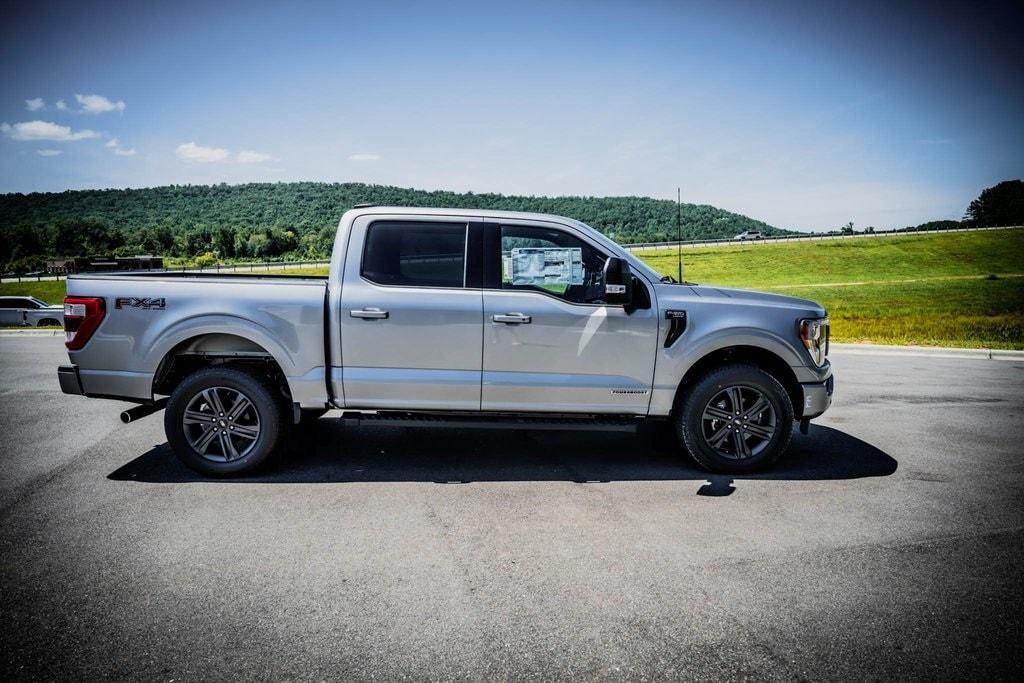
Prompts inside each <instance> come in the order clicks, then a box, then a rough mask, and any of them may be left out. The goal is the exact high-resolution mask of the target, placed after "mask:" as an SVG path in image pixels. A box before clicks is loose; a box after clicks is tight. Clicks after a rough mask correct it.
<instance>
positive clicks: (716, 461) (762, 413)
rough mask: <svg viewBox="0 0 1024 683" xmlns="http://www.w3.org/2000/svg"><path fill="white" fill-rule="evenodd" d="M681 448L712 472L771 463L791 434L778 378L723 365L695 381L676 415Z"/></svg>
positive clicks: (748, 367) (785, 396)
mask: <svg viewBox="0 0 1024 683" xmlns="http://www.w3.org/2000/svg"><path fill="white" fill-rule="evenodd" d="M675 422H676V430H677V432H678V434H679V438H680V440H681V441H682V444H683V446H684V447H685V448H686V450H687V451H688V452H689V453H690V455H691V456H693V459H694V460H696V461H697V462H698V463H699V464H700V465H702V466H704V467H705V468H707V469H709V470H711V471H712V472H722V473H741V472H751V471H754V470H758V469H761V468H764V467H767V466H768V465H770V464H772V463H774V462H775V461H776V460H778V459H779V456H781V455H782V453H783V452H785V450H786V448H787V447H788V446H789V440H790V438H791V437H792V436H793V405H792V403H791V402H790V400H789V394H787V393H786V389H785V388H784V387H783V386H782V384H780V383H779V381H778V380H777V379H775V378H774V377H772V376H771V375H770V374H768V373H767V372H765V371H764V370H762V369H761V368H759V367H756V366H753V365H741V364H736V365H727V366H725V367H722V368H719V369H717V370H714V371H712V372H710V373H708V374H707V375H705V376H704V377H702V378H701V379H700V380H698V381H697V382H696V383H695V384H694V385H693V387H692V389H691V390H690V391H689V392H688V393H687V396H686V398H685V400H684V401H683V403H682V407H681V409H680V410H679V411H678V412H677V413H676V416H675Z"/></svg>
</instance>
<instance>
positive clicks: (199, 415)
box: [184, 410, 214, 425]
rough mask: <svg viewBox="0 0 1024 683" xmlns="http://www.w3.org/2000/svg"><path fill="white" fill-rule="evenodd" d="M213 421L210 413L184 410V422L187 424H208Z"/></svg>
mask: <svg viewBox="0 0 1024 683" xmlns="http://www.w3.org/2000/svg"><path fill="white" fill-rule="evenodd" d="M213 421H214V418H213V416H212V415H211V414H210V413H203V412H200V411H198V410H186V411H185V417H184V422H185V424H187V425H209V424H210V423H211V422H213Z"/></svg>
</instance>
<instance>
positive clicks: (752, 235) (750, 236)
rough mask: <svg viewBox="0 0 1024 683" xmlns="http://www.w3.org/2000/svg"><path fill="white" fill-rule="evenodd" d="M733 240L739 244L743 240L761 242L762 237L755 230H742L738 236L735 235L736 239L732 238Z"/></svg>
mask: <svg viewBox="0 0 1024 683" xmlns="http://www.w3.org/2000/svg"><path fill="white" fill-rule="evenodd" d="M733 239H735V240H740V241H741V242H742V241H744V240H763V239H764V235H762V234H761V233H760V232H758V231H757V230H744V231H743V232H741V233H740V234H738V235H736V237H734V238H733Z"/></svg>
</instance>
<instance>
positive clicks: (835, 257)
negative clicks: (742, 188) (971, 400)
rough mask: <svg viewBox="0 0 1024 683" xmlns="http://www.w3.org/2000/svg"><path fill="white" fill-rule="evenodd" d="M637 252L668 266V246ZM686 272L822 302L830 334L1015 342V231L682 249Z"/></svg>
mask: <svg viewBox="0 0 1024 683" xmlns="http://www.w3.org/2000/svg"><path fill="white" fill-rule="evenodd" d="M642 257H643V258H644V260H646V261H647V262H649V263H650V264H651V265H652V266H654V267H655V268H656V269H657V270H659V271H660V272H663V273H675V271H676V260H675V259H676V256H675V252H674V251H672V252H669V251H664V252H645V253H644V254H642ZM683 265H684V271H683V274H684V276H685V278H686V279H687V280H691V281H695V282H700V283H712V284H719V285H728V286H733V287H745V288H749V289H760V290H765V291H773V292H778V293H780V294H788V295H792V296H800V297H805V298H808V299H813V300H815V301H819V302H821V303H822V304H824V305H825V306H826V307H827V308H828V311H829V315H830V317H831V319H832V323H833V324H832V334H833V339H834V340H836V341H871V342H876V343H882V344H922V345H935V346H980V347H988V348H1017V349H1019V348H1024V230H999V231H991V232H973V233H950V234H940V235H915V236H905V237H904V236H901V237H877V238H862V239H850V240H835V241H824V242H791V243H786V244H771V243H768V244H759V245H746V246H728V247H711V248H704V249H688V250H686V251H685V252H684V253H683Z"/></svg>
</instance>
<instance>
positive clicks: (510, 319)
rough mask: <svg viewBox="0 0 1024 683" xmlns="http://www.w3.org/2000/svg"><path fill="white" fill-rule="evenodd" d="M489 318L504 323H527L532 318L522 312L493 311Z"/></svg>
mask: <svg viewBox="0 0 1024 683" xmlns="http://www.w3.org/2000/svg"><path fill="white" fill-rule="evenodd" d="M491 320H493V321H494V322H496V323H505V324H506V325H529V324H530V321H531V320H533V318H531V317H530V316H528V315H523V314H522V313H495V314H494V315H492V316H491Z"/></svg>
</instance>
